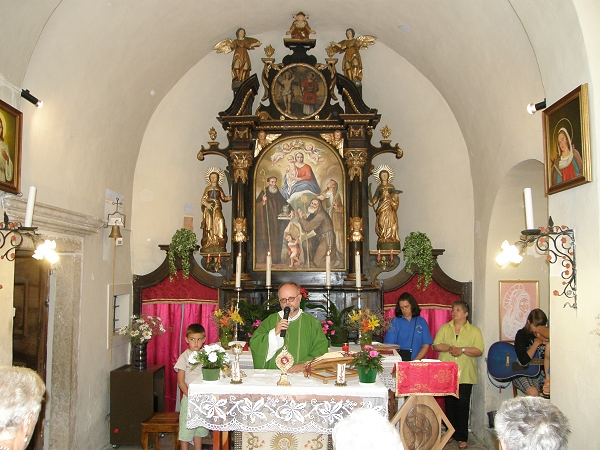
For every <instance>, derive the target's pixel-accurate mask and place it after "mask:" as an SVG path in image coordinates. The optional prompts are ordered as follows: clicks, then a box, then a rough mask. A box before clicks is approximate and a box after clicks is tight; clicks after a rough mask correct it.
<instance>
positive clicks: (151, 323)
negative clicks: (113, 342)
mask: <svg viewBox="0 0 600 450" xmlns="http://www.w3.org/2000/svg"><path fill="white" fill-rule="evenodd" d="M165 331H166V330H165V327H164V325H163V324H162V319H161V318H160V317H158V316H148V315H142V316H136V315H133V316H131V323H130V324H129V325H126V326H124V327H121V328H119V334H120V335H121V336H127V337H129V340H130V341H131V364H132V365H133V367H135V368H136V369H145V368H146V367H147V364H146V345H147V344H148V342H150V339H152V337H153V336H160V335H161V334H164V333H165Z"/></svg>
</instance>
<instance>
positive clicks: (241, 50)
mask: <svg viewBox="0 0 600 450" xmlns="http://www.w3.org/2000/svg"><path fill="white" fill-rule="evenodd" d="M235 36H236V39H235V40H233V41H232V40H231V39H223V40H222V41H220V42H217V43H216V44H215V46H214V47H213V50H216V51H217V53H226V54H227V53H229V52H232V51H233V52H234V53H233V60H232V61H231V81H232V84H234V85H239V84H241V83H242V82H243V81H245V80H246V79H247V78H248V77H249V76H250V71H251V70H252V65H251V64H250V56H248V50H252V49H254V48H256V47H260V46H261V45H262V44H261V42H260V41H259V40H258V39H254V38H251V37H247V36H246V30H244V29H243V28H238V30H237V31H236V32H235Z"/></svg>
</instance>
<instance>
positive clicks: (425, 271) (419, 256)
mask: <svg viewBox="0 0 600 450" xmlns="http://www.w3.org/2000/svg"><path fill="white" fill-rule="evenodd" d="M402 250H403V252H404V261H406V273H408V274H411V273H413V272H412V268H411V266H413V265H414V266H416V267H417V268H418V270H419V272H420V274H419V277H418V279H417V288H419V289H423V290H425V288H426V287H427V285H428V284H429V283H430V282H431V274H432V273H433V266H434V265H435V260H434V259H433V253H432V250H433V247H432V245H431V240H430V239H429V238H428V237H427V235H426V234H425V233H420V232H415V231H413V232H412V233H410V234H409V235H408V236H407V237H406V239H405V240H404V248H403V249H402Z"/></svg>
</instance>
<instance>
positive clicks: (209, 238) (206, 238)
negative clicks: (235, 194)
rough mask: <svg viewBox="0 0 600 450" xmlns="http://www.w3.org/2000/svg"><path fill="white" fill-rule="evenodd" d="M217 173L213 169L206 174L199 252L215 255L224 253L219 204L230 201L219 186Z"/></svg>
mask: <svg viewBox="0 0 600 450" xmlns="http://www.w3.org/2000/svg"><path fill="white" fill-rule="evenodd" d="M222 182H223V181H222V178H221V175H220V174H219V171H218V170H216V169H213V170H211V171H210V173H209V174H208V186H207V187H206V189H204V194H203V195H202V201H201V203H202V231H203V235H202V240H201V242H200V243H201V245H202V248H201V250H200V251H201V252H203V253H217V252H226V251H227V250H226V248H225V246H226V244H227V227H226V226H225V218H224V217H223V207H222V204H221V202H228V201H231V197H230V196H227V195H225V192H224V191H223V189H222V188H221V186H219V183H222Z"/></svg>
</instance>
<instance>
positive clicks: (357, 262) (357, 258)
mask: <svg viewBox="0 0 600 450" xmlns="http://www.w3.org/2000/svg"><path fill="white" fill-rule="evenodd" d="M354 267H356V287H357V288H359V287H361V286H362V285H361V283H360V273H361V272H360V252H358V251H357V252H356V255H355V256H354Z"/></svg>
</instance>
